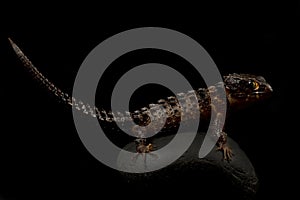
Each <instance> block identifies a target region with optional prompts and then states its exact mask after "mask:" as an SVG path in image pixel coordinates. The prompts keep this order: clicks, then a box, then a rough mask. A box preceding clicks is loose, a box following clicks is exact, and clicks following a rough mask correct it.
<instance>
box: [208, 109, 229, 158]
mask: <svg viewBox="0 0 300 200" xmlns="http://www.w3.org/2000/svg"><path fill="white" fill-rule="evenodd" d="M212 111H213V112H216V109H215V107H214V106H213V105H212ZM223 117H224V115H223V114H222V113H221V112H218V113H217V114H216V118H215V120H214V123H213V126H214V133H215V134H216V136H217V137H218V141H217V150H218V151H222V152H223V159H224V160H226V161H228V162H229V161H231V160H232V157H233V152H232V149H231V148H230V146H229V145H228V143H227V134H226V133H225V132H224V131H223V128H224V124H223V123H222V121H224V120H222V118H223Z"/></svg>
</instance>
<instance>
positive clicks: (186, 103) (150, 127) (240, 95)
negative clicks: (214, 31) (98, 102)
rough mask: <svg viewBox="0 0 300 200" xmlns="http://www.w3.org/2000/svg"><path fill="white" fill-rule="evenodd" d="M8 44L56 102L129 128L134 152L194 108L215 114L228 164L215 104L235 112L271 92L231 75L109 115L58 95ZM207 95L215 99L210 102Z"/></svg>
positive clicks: (189, 116) (256, 79)
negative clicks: (133, 137)
mask: <svg viewBox="0 0 300 200" xmlns="http://www.w3.org/2000/svg"><path fill="white" fill-rule="evenodd" d="M9 41H10V44H11V45H12V47H13V49H14V51H15V53H16V54H17V56H18V57H19V59H20V60H21V62H22V63H23V65H24V66H25V68H26V69H27V70H28V71H29V72H30V73H31V75H32V76H33V77H34V78H35V79H36V80H38V81H39V82H40V83H41V84H42V85H43V86H45V87H46V88H47V89H48V90H49V91H50V92H51V93H52V94H54V95H55V96H56V97H58V99H59V100H60V101H62V102H65V103H67V104H69V105H71V106H72V107H75V108H76V109H77V110H80V111H82V112H84V113H85V114H89V115H91V116H92V117H97V118H98V119H99V120H100V121H103V122H107V123H112V122H118V125H121V126H123V128H125V129H126V128H128V127H129V129H130V131H133V132H134V133H135V135H136V136H137V137H138V138H140V139H139V140H137V141H139V142H137V147H136V149H137V152H138V153H149V152H151V151H152V149H153V148H152V144H147V142H146V141H145V139H144V138H145V136H146V135H147V133H149V132H153V131H154V132H158V131H160V130H159V128H160V127H163V129H168V128H172V127H176V126H178V125H179V123H182V122H183V123H185V122H189V121H191V120H193V119H195V118H196V117H197V115H198V114H199V112H195V110H196V109H198V110H199V111H200V114H201V119H208V118H209V116H210V115H211V114H212V113H214V114H215V116H216V119H215V121H213V126H214V132H215V134H216V136H217V137H218V142H217V146H218V148H217V149H218V150H220V151H222V152H223V155H224V159H225V160H227V161H230V160H231V159H232V156H233V153H232V150H231V149H230V148H229V147H228V145H227V134H226V133H225V132H224V131H223V126H224V124H223V123H221V122H222V121H224V120H222V118H223V117H224V112H222V110H219V109H217V108H216V106H215V105H216V104H218V105H224V106H226V105H227V102H228V103H229V108H230V109H233V110H235V109H239V108H241V107H245V106H247V105H250V104H252V103H253V102H257V101H261V100H264V99H265V98H267V97H269V96H270V94H271V92H272V88H271V86H270V85H269V84H268V83H267V82H266V80H265V79H264V78H263V77H262V76H256V75H251V74H236V73H234V74H229V75H227V76H223V79H224V82H222V83H217V84H216V85H213V86H209V87H208V88H199V89H198V90H196V91H188V92H187V93H179V94H177V96H178V97H179V98H176V97H174V96H171V97H167V98H166V99H160V100H158V102H157V103H156V104H150V105H148V106H147V107H144V108H142V109H140V110H137V111H135V112H132V113H130V112H125V113H121V112H116V113H112V112H111V111H105V110H104V109H99V108H96V107H93V108H92V107H91V106H89V104H84V103H83V102H82V101H78V100H77V99H76V98H74V97H71V96H70V95H68V94H67V93H64V92H62V90H60V89H59V88H57V87H56V86H55V85H54V84H53V83H51V82H50V81H49V80H48V79H47V78H46V77H44V76H43V74H42V73H40V72H39V71H38V69H37V68H36V67H35V66H34V65H33V64H32V63H31V61H30V60H29V59H28V58H27V57H26V56H25V54H24V53H23V52H22V51H21V50H20V48H19V47H18V46H17V45H16V44H15V43H14V42H13V41H12V40H11V39H9ZM219 89H222V90H224V89H225V91H226V97H227V99H222V98H220V96H218V90H219ZM211 96H214V97H215V98H214V99H211V98H210V97H211ZM192 100H196V101H192ZM191 102H197V103H191ZM164 115H165V116H167V117H166V119H165V118H163V116H164ZM132 119H133V121H132ZM151 119H152V120H151ZM150 122H153V123H150ZM123 130H124V129H123Z"/></svg>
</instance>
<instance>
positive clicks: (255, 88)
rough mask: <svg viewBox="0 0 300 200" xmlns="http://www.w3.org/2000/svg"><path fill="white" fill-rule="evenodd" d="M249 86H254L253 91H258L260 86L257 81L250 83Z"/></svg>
mask: <svg viewBox="0 0 300 200" xmlns="http://www.w3.org/2000/svg"><path fill="white" fill-rule="evenodd" d="M249 84H250V85H251V86H252V88H253V90H258V88H259V84H258V83H257V82H256V81H249Z"/></svg>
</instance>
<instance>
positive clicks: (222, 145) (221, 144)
mask: <svg viewBox="0 0 300 200" xmlns="http://www.w3.org/2000/svg"><path fill="white" fill-rule="evenodd" d="M219 134H220V137H219V139H218V142H217V147H218V148H217V150H218V151H222V152H223V158H224V160H226V161H228V162H229V161H231V159H232V157H233V152H232V149H231V148H230V147H229V146H228V144H227V134H226V133H225V132H221V133H219Z"/></svg>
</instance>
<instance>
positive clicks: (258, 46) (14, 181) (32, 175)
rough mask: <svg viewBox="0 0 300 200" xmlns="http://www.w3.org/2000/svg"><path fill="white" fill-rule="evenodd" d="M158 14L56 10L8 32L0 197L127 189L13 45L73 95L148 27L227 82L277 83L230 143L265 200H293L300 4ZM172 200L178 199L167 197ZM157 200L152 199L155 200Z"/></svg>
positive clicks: (241, 118) (234, 124) (231, 125)
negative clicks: (92, 70)
mask: <svg viewBox="0 0 300 200" xmlns="http://www.w3.org/2000/svg"><path fill="white" fill-rule="evenodd" d="M179 7H180V6H179ZM158 8H160V6H159V5H156V7H155V8H153V9H149V10H147V11H144V9H140V10H142V11H140V10H139V11H137V10H135V9H131V10H128V9H125V10H123V12H117V11H116V10H114V9H112V10H106V12H104V10H105V9H104V8H101V9H100V8H99V9H100V10H99V12H100V13H101V14H99V15H98V12H95V13H94V12H91V13H89V11H88V10H86V11H87V13H88V14H83V12H80V10H78V11H74V12H72V15H70V14H66V13H64V11H62V13H60V14H61V15H62V17H61V16H60V15H59V16H57V14H56V12H55V11H54V10H52V11H51V12H49V16H48V17H47V19H46V18H42V19H40V20H41V21H39V19H38V18H39V16H40V10H37V11H39V14H36V15H35V16H34V17H33V18H30V19H26V20H25V19H24V18H23V17H24V16H26V15H24V14H23V15H20V16H16V18H17V20H12V22H11V23H10V25H9V26H8V28H6V27H5V29H3V31H1V32H0V33H1V35H0V44H1V49H0V51H1V54H0V55H1V61H0V62H1V93H0V95H1V104H0V105H1V111H2V112H1V115H2V119H1V122H2V123H1V125H2V126H1V128H2V129H1V132H0V185H1V187H0V197H1V195H3V198H5V199H6V198H7V199H23V198H41V199H44V198H47V197H57V198H59V197H62V196H65V197H78V196H83V197H84V196H86V195H87V196H88V197H101V195H102V194H103V193H105V194H110V195H112V196H114V195H115V194H116V193H118V192H114V193H111V192H108V189H115V191H118V190H119V189H118V188H120V187H123V186H124V185H122V184H124V183H123V182H119V176H118V173H116V172H115V171H114V170H112V169H109V168H108V167H105V166H103V165H102V164H100V163H99V162H98V161H97V160H95V159H94V158H93V157H92V156H91V155H90V154H89V153H88V152H87V151H86V149H85V148H84V146H83V145H82V143H81V141H80V139H79V137H78V135H77V133H76V130H75V126H74V123H73V120H72V113H71V109H70V108H68V107H66V106H65V105H63V104H61V103H58V102H56V101H55V99H54V98H52V97H51V95H49V94H48V93H47V92H45V90H43V89H42V88H41V87H40V86H39V85H38V84H36V82H35V81H33V80H32V79H31V77H30V76H29V75H28V73H27V72H25V70H24V69H23V68H22V65H21V63H20V62H19V61H18V60H17V57H16V56H15V54H14V53H13V51H12V49H11V48H10V46H9V44H8V41H7V37H11V38H12V39H13V40H14V41H15V42H16V43H17V44H18V45H19V46H20V47H21V48H22V49H23V50H24V52H25V53H26V55H27V56H28V57H29V58H30V59H31V60H32V61H33V63H34V64H35V66H37V67H38V69H39V70H40V71H41V72H43V74H44V75H45V76H46V77H48V78H49V79H50V80H51V81H52V82H53V83H55V84H56V85H57V86H59V87H60V88H61V89H63V90H64V91H66V92H68V93H71V91H72V86H73V82H74V80H75V77H76V73H77V70H78V69H79V67H80V65H81V63H82V61H83V60H84V58H85V57H86V56H87V54H88V53H89V52H90V51H91V50H92V49H93V48H94V47H95V46H96V45H98V44H99V43H100V42H101V41H103V40H104V39H106V38H108V37H110V36H112V35H114V34H117V33H119V32H121V31H125V30H128V29H131V28H137V27H144V26H158V27H165V28H170V29H174V30H177V31H180V32H182V33H184V34H186V35H188V36H190V37H192V38H193V39H195V40H196V41H198V42H199V43H200V44H201V45H202V46H203V47H204V48H205V49H206V50H207V52H208V53H209V54H210V55H211V57H212V58H213V60H214V61H215V63H216V64H217V66H218V67H219V69H220V71H221V73H222V74H227V73H233V72H236V73H253V74H260V75H263V76H264V77H265V78H266V79H267V80H268V82H270V84H271V85H272V86H273V89H274V95H273V97H272V98H271V99H270V100H269V101H267V103H265V104H262V105H258V106H257V107H254V108H251V109H248V110H245V111H243V112H240V113H237V114H236V115H235V116H232V117H231V118H230V120H229V122H228V134H229V135H231V137H232V138H233V139H234V140H235V141H236V142H238V143H239V144H240V146H241V148H242V149H243V150H244V151H245V152H246V154H247V155H248V156H249V159H250V160H251V161H252V163H253V165H254V167H255V169H256V172H257V175H258V177H259V179H260V188H259V191H258V194H257V199H264V198H266V197H270V196H272V197H273V196H278V195H283V196H285V197H287V196H289V195H291V193H292V191H293V189H294V187H293V184H292V183H291V180H292V179H293V178H295V176H296V170H294V169H295V166H294V163H295V162H296V160H297V157H293V156H292V154H291V152H294V151H295V148H294V147H295V146H293V144H292V142H291V141H293V140H294V137H295V136H296V134H297V129H296V128H294V126H296V125H297V124H295V123H294V122H293V121H292V119H293V117H292V116H291V115H289V114H290V111H294V110H295V109H296V108H297V104H295V103H294V100H293V99H294V95H295V92H294V91H295V90H296V87H297V85H295V83H294V80H296V78H295V77H296V76H293V74H294V75H295V69H297V68H298V66H299V61H297V56H298V55H299V46H298V40H297V37H299V34H298V32H297V28H298V27H299V20H297V18H299V3H298V4H297V3H296V4H294V5H292V4H291V5H282V4H274V3H264V4H261V3H257V4H246V3H245V4H242V5H241V4H240V5H237V4H234V5H228V4H226V5H219V6H215V5H205V6H199V7H194V8H193V9H191V8H185V7H182V8H180V9H178V10H173V8H172V6H171V5H170V6H169V7H167V8H166V9H163V8H161V9H159V11H158ZM83 10H84V9H83ZM110 11H111V12H110ZM73 15H74V17H73ZM75 16H76V17H75ZM4 21H5V20H4ZM145 57H146V56H145ZM138 59H140V60H143V59H144V58H143V57H139V58H138ZM145 59H147V58H145ZM162 59H163V58H162ZM170 64H172V62H171V63H170ZM112 76H113V74H112ZM107 84H108V85H109V84H110V83H109V82H107ZM191 181H196V182H197V180H191ZM179 184H184V183H179ZM195 184H196V183H195ZM168 192H171V189H170V188H167V187H166V193H168ZM195 192H197V193H198V192H199V191H195ZM195 192H193V191H190V193H191V194H192V193H195ZM153 193H155V191H149V194H147V196H151V195H153ZM122 194H124V196H126V195H127V196H128V197H130V198H140V197H136V196H135V188H126V191H123V193H122ZM155 196H156V195H155ZM141 198H143V197H141ZM154 198H156V197H154Z"/></svg>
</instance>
